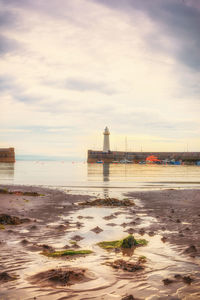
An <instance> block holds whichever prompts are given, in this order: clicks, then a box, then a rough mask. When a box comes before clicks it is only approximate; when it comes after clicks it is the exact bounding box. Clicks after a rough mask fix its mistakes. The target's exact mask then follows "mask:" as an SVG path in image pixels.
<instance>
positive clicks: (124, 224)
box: [120, 222, 128, 227]
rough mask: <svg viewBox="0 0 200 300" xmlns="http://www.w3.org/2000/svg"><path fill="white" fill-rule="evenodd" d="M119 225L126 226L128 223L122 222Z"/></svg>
mask: <svg viewBox="0 0 200 300" xmlns="http://www.w3.org/2000/svg"><path fill="white" fill-rule="evenodd" d="M120 226H122V227H126V226H128V223H125V222H124V223H122V224H121V225H120Z"/></svg>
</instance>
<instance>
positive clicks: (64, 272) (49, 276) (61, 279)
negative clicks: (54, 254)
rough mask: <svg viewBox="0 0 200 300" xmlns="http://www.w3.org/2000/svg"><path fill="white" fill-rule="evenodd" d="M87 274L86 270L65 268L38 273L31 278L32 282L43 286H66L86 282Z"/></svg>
mask: <svg viewBox="0 0 200 300" xmlns="http://www.w3.org/2000/svg"><path fill="white" fill-rule="evenodd" d="M85 273H86V269H78V268H67V267H63V268H59V269H51V270H48V271H45V272H41V273H38V274H36V275H34V276H31V277H30V281H31V282H33V283H37V284H38V283H41V284H43V285H48V284H54V285H61V286H65V285H71V284H74V283H78V282H81V281H84V280H86V279H87V276H86V274H85Z"/></svg>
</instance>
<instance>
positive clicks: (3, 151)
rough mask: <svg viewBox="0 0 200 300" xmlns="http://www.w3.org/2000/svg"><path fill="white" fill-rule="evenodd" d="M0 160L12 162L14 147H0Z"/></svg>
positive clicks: (13, 159)
mask: <svg viewBox="0 0 200 300" xmlns="http://www.w3.org/2000/svg"><path fill="white" fill-rule="evenodd" d="M0 162H4V163H14V162H15V149H14V148H0Z"/></svg>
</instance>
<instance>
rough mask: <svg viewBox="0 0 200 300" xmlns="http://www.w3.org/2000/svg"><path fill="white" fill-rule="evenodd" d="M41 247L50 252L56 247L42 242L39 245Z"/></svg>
mask: <svg viewBox="0 0 200 300" xmlns="http://www.w3.org/2000/svg"><path fill="white" fill-rule="evenodd" d="M38 246H39V247H41V248H42V249H43V250H44V251H49V252H53V251H54V248H53V247H52V246H49V245H47V244H42V245H38Z"/></svg>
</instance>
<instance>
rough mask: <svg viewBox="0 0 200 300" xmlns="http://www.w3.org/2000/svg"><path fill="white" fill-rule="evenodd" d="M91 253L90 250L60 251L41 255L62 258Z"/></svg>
mask: <svg viewBox="0 0 200 300" xmlns="http://www.w3.org/2000/svg"><path fill="white" fill-rule="evenodd" d="M91 253H93V251H91V250H61V251H55V252H46V251H44V252H42V253H41V254H43V255H46V256H48V257H62V256H74V255H86V254H91Z"/></svg>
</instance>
